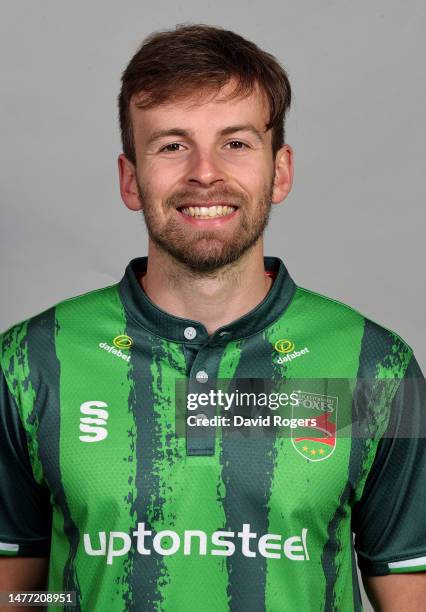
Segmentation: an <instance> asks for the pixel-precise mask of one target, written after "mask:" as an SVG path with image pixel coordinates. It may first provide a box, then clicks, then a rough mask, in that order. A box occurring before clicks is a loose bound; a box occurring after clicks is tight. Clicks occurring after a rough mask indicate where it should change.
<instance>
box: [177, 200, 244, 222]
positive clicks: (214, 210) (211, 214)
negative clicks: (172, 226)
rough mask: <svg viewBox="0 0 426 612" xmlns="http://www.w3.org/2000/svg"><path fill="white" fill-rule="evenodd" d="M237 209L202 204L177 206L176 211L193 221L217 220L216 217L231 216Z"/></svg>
mask: <svg viewBox="0 0 426 612" xmlns="http://www.w3.org/2000/svg"><path fill="white" fill-rule="evenodd" d="M237 208H238V207H237V206H232V205H229V204H224V205H222V204H203V205H199V206H198V205H189V204H185V205H184V206H179V207H178V209H177V210H178V211H179V212H181V213H183V214H184V215H187V216H189V217H193V218H194V219H217V218H218V217H226V216H227V215H231V214H232V213H233V212H235V211H236V210H237Z"/></svg>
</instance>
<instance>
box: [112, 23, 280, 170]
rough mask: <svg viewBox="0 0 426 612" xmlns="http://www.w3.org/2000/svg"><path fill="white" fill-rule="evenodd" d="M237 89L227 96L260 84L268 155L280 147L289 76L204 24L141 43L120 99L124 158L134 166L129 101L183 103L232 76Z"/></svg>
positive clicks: (234, 37) (236, 38) (239, 40)
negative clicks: (269, 141)
mask: <svg viewBox="0 0 426 612" xmlns="http://www.w3.org/2000/svg"><path fill="white" fill-rule="evenodd" d="M232 77H236V80H237V86H236V88H235V89H234V91H233V92H232V94H231V95H230V96H229V97H230V98H237V97H239V96H245V95H247V94H250V92H251V91H252V90H253V88H254V86H255V85H256V84H258V85H259V86H260V89H261V91H263V93H264V94H265V95H266V98H267V100H268V104H269V121H268V123H267V124H266V129H267V130H269V129H271V128H272V153H273V155H274V157H275V153H276V152H277V151H278V149H279V148H280V147H282V145H283V144H284V120H285V115H286V112H287V111H288V109H289V108H290V103H291V88H290V82H289V80H288V76H287V74H286V72H285V70H284V68H283V67H282V66H281V65H280V64H279V63H278V61H277V60H276V59H275V58H274V57H273V56H272V55H271V54H269V53H267V52H266V51H263V50H262V49H260V48H259V47H258V46H257V45H255V44H254V43H252V42H250V41H248V40H246V39H245V38H243V37H242V36H240V35H238V34H235V33H234V32H231V31H230V30H225V29H223V28H220V27H213V26H209V25H205V24H195V25H185V24H180V25H177V26H176V27H175V29H173V30H166V31H161V32H154V33H152V34H150V35H149V36H148V37H147V38H146V39H145V40H144V41H143V43H142V45H141V47H140V48H139V50H138V51H137V52H136V53H135V55H134V56H133V57H132V59H131V60H130V62H129V64H128V65H127V67H126V69H125V70H124V72H123V74H122V76H121V83H122V85H121V91H120V94H119V96H118V107H119V121H120V130H121V140H122V145H123V152H124V155H125V156H126V157H127V159H129V160H130V161H131V162H132V163H133V164H135V163H136V154H135V147H134V139H133V129H132V121H131V116H130V101H131V98H132V97H133V96H134V95H137V94H144V95H143V96H142V97H141V99H140V100H139V99H138V101H137V106H138V108H149V107H152V106H155V105H158V104H161V103H162V102H165V101H167V100H170V99H178V98H180V99H182V98H185V97H187V96H189V95H191V94H193V93H194V91H196V90H212V91H219V90H220V89H221V88H222V87H223V86H224V85H226V83H227V82H228V81H229V80H230V79H231V78H232Z"/></svg>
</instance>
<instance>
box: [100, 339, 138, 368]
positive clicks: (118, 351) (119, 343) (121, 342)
mask: <svg viewBox="0 0 426 612" xmlns="http://www.w3.org/2000/svg"><path fill="white" fill-rule="evenodd" d="M112 343H113V345H114V346H111V345H110V344H107V342H100V343H99V348H101V349H103V350H104V351H107V352H108V353H111V354H112V355H115V356H116V357H120V359H123V360H124V361H127V362H129V361H130V355H126V353H123V351H128V350H129V349H130V348H131V347H132V346H133V340H132V338H131V337H130V336H126V334H120V335H118V336H115V338H114V339H113V341H112ZM114 347H116V348H114Z"/></svg>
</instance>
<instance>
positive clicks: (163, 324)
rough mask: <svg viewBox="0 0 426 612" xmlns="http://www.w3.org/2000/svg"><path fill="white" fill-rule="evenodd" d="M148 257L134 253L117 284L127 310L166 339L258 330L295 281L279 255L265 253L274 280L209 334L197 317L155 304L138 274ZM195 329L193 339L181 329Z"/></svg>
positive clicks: (212, 340) (221, 339) (283, 303)
mask: <svg viewBox="0 0 426 612" xmlns="http://www.w3.org/2000/svg"><path fill="white" fill-rule="evenodd" d="M147 264H148V257H137V258H136V259H132V260H131V261H130V263H129V264H128V265H127V267H126V270H125V273H124V276H123V278H122V279H121V281H120V282H119V283H118V288H119V292H120V296H121V300H122V302H123V304H124V307H125V309H126V311H127V312H128V314H129V315H130V316H131V318H132V319H134V320H135V321H136V322H137V323H138V324H139V325H141V326H142V327H144V328H145V329H146V330H147V331H148V332H150V333H152V334H155V335H156V336H160V337H162V338H165V339H167V340H173V341H177V342H190V343H191V344H196V343H200V342H201V343H205V342H209V344H226V343H227V342H229V341H230V340H237V339H240V338H245V337H247V336H251V335H252V334H255V333H259V332H261V331H262V330H263V329H265V328H266V327H268V326H269V325H271V324H272V323H273V322H274V321H275V320H276V319H278V318H279V317H280V315H282V313H283V312H284V310H285V309H286V308H287V306H288V305H289V303H290V301H291V298H292V297H293V294H294V291H295V288H296V285H295V283H294V281H293V280H292V278H291V277H290V275H289V273H288V271H287V268H286V267H285V265H284V263H283V261H282V260H281V259H280V258H279V257H264V267H265V271H272V272H274V273H275V280H274V282H273V283H272V286H271V287H270V289H269V292H268V293H267V295H266V296H265V298H264V299H263V300H262V302H260V303H259V304H258V305H257V306H255V308H253V309H252V310H250V311H249V312H247V313H246V314H245V315H243V316H242V317H240V318H239V319H236V320H235V321H232V322H231V323H229V324H228V325H224V326H222V327H220V328H219V329H217V330H216V331H215V332H214V333H213V334H212V335H211V336H209V335H208V333H207V329H206V328H205V326H204V325H203V324H202V323H200V322H199V321H193V320H191V319H184V318H182V317H176V316H174V315H172V314H170V313H168V312H166V311H164V310H162V309H161V308H159V307H158V306H156V305H155V304H154V303H153V302H152V301H151V300H150V299H149V297H148V295H147V294H146V293H145V291H144V290H143V288H142V286H141V284H140V282H139V278H140V277H141V275H142V274H143V273H144V272H146V269H147ZM188 327H193V328H194V329H195V332H196V335H195V336H194V339H192V340H187V338H186V336H185V334H184V332H185V330H186V329H187V328H188Z"/></svg>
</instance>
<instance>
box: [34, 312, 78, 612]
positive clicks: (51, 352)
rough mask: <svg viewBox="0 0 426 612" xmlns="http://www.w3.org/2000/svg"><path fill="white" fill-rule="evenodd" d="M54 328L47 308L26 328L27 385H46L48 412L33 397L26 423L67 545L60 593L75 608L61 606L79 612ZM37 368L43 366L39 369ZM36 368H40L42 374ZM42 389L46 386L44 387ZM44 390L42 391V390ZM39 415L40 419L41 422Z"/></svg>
mask: <svg viewBox="0 0 426 612" xmlns="http://www.w3.org/2000/svg"><path fill="white" fill-rule="evenodd" d="M57 332H58V325H57V322H56V319H55V309H54V308H51V309H50V310H47V311H46V312H44V313H41V314H40V315H38V316H37V317H34V318H33V319H31V320H30V322H29V324H28V335H27V339H28V362H29V369H30V379H31V384H32V386H33V388H34V389H37V390H39V391H40V389H41V384H40V376H41V374H42V375H43V379H44V380H45V381H48V384H49V397H48V401H49V410H45V408H46V405H45V402H46V401H47V397H46V396H45V394H44V393H40V392H38V393H37V394H36V398H35V402H34V408H33V411H32V413H31V414H30V415H29V421H33V420H35V419H37V420H38V421H39V428H38V440H39V453H40V460H41V462H42V464H43V469H44V473H45V474H49V479H48V480H47V478H46V480H47V482H48V485H49V487H50V489H51V491H54V492H55V502H56V503H57V504H58V505H59V506H60V508H61V511H62V514H63V517H64V533H65V534H66V536H67V538H68V541H69V546H70V550H69V554H68V559H67V562H66V565H65V567H64V573H63V586H62V588H63V590H64V591H75V592H76V606H73V607H69V606H65V610H69V611H70V612H72V611H73V612H80V610H81V592H80V586H79V583H78V580H77V577H76V572H75V557H76V554H77V548H78V545H79V540H80V534H79V531H78V529H77V526H76V525H75V523H74V522H73V520H72V519H71V515H70V511H69V508H68V504H67V500H66V497H65V493H64V489H63V487H62V481H61V472H60V460H59V456H60V455H59V444H60V433H61V427H60V423H61V412H60V406H61V404H60V393H59V389H60V364H59V360H58V358H57V356H56V350H55V335H56V333H57ZM40 364H43V365H42V366H41V365H40ZM40 367H42V368H43V371H42V373H41V372H40ZM44 384H45V385H46V382H45V383H44ZM44 388H46V387H44ZM41 415H43V418H41Z"/></svg>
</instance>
